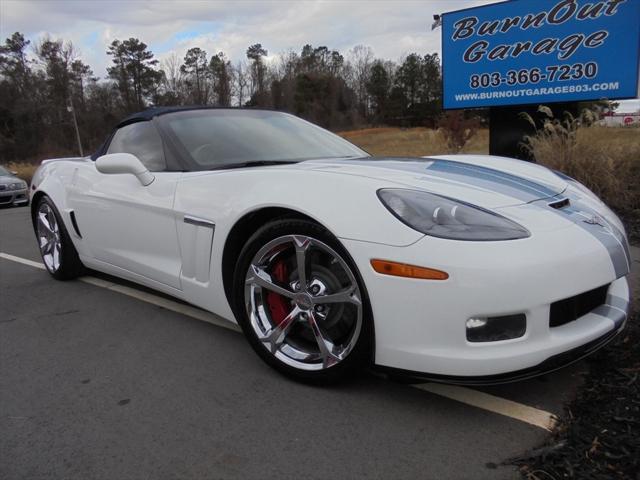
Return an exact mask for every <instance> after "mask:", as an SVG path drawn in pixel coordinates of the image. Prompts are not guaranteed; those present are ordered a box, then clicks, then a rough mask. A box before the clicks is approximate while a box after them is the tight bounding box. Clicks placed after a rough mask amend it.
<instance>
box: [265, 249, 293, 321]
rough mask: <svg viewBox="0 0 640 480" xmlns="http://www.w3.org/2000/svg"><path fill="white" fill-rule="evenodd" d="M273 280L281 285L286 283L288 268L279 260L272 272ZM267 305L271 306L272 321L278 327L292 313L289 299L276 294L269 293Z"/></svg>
mask: <svg viewBox="0 0 640 480" xmlns="http://www.w3.org/2000/svg"><path fill="white" fill-rule="evenodd" d="M271 278H273V279H274V280H276V281H278V282H279V283H280V284H284V283H285V282H286V280H287V266H286V265H285V263H284V261H282V260H279V261H277V262H276V264H275V265H274V267H273V269H272V271H271ZM267 305H268V306H269V312H270V313H271V319H272V320H273V321H274V322H275V323H276V325H280V324H281V323H282V321H283V320H284V319H285V317H286V316H287V315H288V314H289V312H290V311H291V305H290V304H289V302H288V301H287V299H286V298H285V297H283V296H282V295H280V294H278V293H275V292H271V291H269V292H267Z"/></svg>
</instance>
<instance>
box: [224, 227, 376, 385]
mask: <svg viewBox="0 0 640 480" xmlns="http://www.w3.org/2000/svg"><path fill="white" fill-rule="evenodd" d="M234 300H235V309H236V315H237V317H238V320H239V323H240V325H241V327H242V329H243V331H244V333H245V335H246V336H247V338H248V339H249V341H250V343H251V345H252V346H253V348H254V349H255V350H256V352H257V353H258V355H260V357H261V358H262V359H264V360H265V361H266V362H267V363H268V364H269V365H271V366H273V367H275V368H276V369H277V370H279V371H280V372H282V373H285V374H287V375H289V376H292V377H294V378H296V379H299V380H308V381H331V380H337V379H340V378H342V377H344V376H346V375H347V374H349V373H351V372H353V371H354V370H355V369H356V368H357V367H360V366H361V365H362V364H363V363H365V362H366V361H368V360H369V359H370V353H371V346H372V337H373V331H372V325H371V315H370V314H369V307H368V301H367V298H366V293H365V291H364V289H363V287H362V283H361V281H360V279H359V276H358V274H357V270H356V269H355V267H354V266H353V262H352V261H351V259H350V258H349V256H348V254H347V253H346V251H345V250H344V249H343V248H342V246H341V245H340V244H339V242H338V241H337V240H336V239H335V238H334V237H333V236H332V235H330V234H329V233H328V232H327V231H326V230H325V229H324V228H322V227H320V226H319V225H317V224H314V223H312V222H309V221H305V220H289V219H284V220H277V221H274V222H272V223H270V224H267V225H265V226H264V227H263V228H261V229H260V230H259V231H258V232H256V233H255V234H254V235H253V236H252V237H251V239H250V240H249V241H248V242H247V244H246V245H245V247H244V249H243V251H242V253H241V254H240V258H239V260H238V264H237V266H236V272H235V281H234Z"/></svg>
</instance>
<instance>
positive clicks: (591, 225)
mask: <svg viewBox="0 0 640 480" xmlns="http://www.w3.org/2000/svg"><path fill="white" fill-rule="evenodd" d="M563 195H564V196H565V197H567V198H569V201H570V202H571V203H570V205H569V206H568V207H565V208H561V209H554V208H552V207H549V206H548V205H546V203H545V207H546V208H548V209H549V210H550V211H553V212H555V213H557V214H558V215H561V216H562V217H563V218H566V219H567V220H569V221H571V222H573V223H574V224H575V225H576V226H578V227H580V228H581V229H583V230H584V231H586V232H588V233H589V234H590V235H592V236H593V237H594V238H595V239H597V240H598V241H599V242H600V243H601V244H602V246H603V247H604V248H605V249H606V250H607V252H608V253H609V257H610V258H611V263H612V265H613V269H614V271H615V274H616V278H621V277H624V276H625V275H628V274H629V272H630V270H631V260H630V258H631V256H630V253H629V244H628V243H627V239H626V238H625V236H624V234H623V233H622V232H621V231H620V230H619V229H618V228H617V227H616V226H615V225H613V224H611V222H608V221H607V220H606V219H605V218H603V217H602V215H600V214H599V213H598V212H596V211H595V210H593V209H592V208H590V207H588V206H586V205H584V204H583V203H582V202H580V197H578V196H577V195H575V194H572V193H570V192H569V191H567V192H565V193H564V194H563Z"/></svg>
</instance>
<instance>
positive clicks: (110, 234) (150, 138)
mask: <svg viewBox="0 0 640 480" xmlns="http://www.w3.org/2000/svg"><path fill="white" fill-rule="evenodd" d="M107 153H131V154H133V155H135V156H136V157H138V159H140V161H141V162H142V163H143V164H144V165H145V166H146V167H147V168H148V169H149V171H151V172H152V173H153V175H154V176H155V180H154V181H153V182H152V183H151V184H150V185H147V186H143V185H142V184H141V183H140V181H139V180H138V179H137V178H136V177H135V176H134V175H129V174H103V173H100V172H98V171H97V170H96V168H95V165H94V164H92V163H91V164H85V165H84V166H82V167H81V168H78V170H77V172H76V175H75V176H74V179H73V185H72V187H71V188H70V192H71V194H70V204H71V206H72V208H73V209H74V210H75V217H76V220H77V224H78V229H79V233H80V234H81V235H82V238H83V240H84V242H83V243H84V244H85V245H86V249H87V250H88V252H89V254H90V255H91V256H92V257H93V258H94V259H96V260H98V261H100V262H105V263H107V264H109V265H112V266H115V267H119V268H121V269H123V270H126V271H128V272H131V273H134V274H137V275H141V276H143V277H145V278H147V279H151V280H153V281H155V282H159V283H162V284H164V285H168V286H170V287H173V288H176V289H179V288H180V269H181V257H180V250H179V246H178V238H177V232H176V222H175V217H174V211H173V202H174V196H175V191H176V185H177V183H178V181H179V179H180V177H181V175H182V174H181V173H180V172H168V171H166V159H165V148H164V143H163V141H162V138H161V136H160V134H159V133H158V130H157V129H156V127H155V125H154V124H153V122H152V121H142V122H136V123H132V124H129V125H125V126H123V127H121V128H119V129H118V130H117V131H116V132H115V134H114V135H113V137H112V139H111V142H110V144H109V147H108V149H107Z"/></svg>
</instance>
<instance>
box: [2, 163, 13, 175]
mask: <svg viewBox="0 0 640 480" xmlns="http://www.w3.org/2000/svg"><path fill="white" fill-rule="evenodd" d="M3 175H11V174H10V173H9V170H7V169H6V168H4V167H3V166H2V165H0V177H1V176H3Z"/></svg>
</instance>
